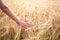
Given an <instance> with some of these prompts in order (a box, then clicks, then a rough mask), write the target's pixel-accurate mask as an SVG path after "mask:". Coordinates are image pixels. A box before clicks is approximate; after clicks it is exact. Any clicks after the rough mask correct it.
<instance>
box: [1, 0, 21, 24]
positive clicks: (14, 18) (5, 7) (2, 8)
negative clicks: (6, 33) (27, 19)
mask: <svg viewBox="0 0 60 40" xmlns="http://www.w3.org/2000/svg"><path fill="white" fill-rule="evenodd" d="M0 9H1V10H2V11H3V12H5V13H6V14H7V15H8V16H9V17H11V18H12V19H13V20H14V21H16V23H18V24H19V23H20V20H19V19H18V17H17V16H16V15H15V14H14V13H13V12H12V10H10V9H9V8H8V7H7V6H6V5H5V4H4V3H3V2H2V1H1V0H0Z"/></svg>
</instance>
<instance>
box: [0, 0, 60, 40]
mask: <svg viewBox="0 0 60 40" xmlns="http://www.w3.org/2000/svg"><path fill="white" fill-rule="evenodd" d="M3 2H4V3H5V5H7V6H8V7H9V8H10V9H11V10H12V11H13V12H14V13H15V14H16V15H17V16H18V17H19V18H20V20H27V21H28V22H29V23H31V25H32V26H31V27H30V28H27V29H26V28H24V27H22V26H19V25H18V24H17V23H16V22H15V21H13V20H12V19H11V18H10V17H9V16H7V15H6V14H5V13H4V12H3V11H2V10H1V9H0V40H60V0H3Z"/></svg>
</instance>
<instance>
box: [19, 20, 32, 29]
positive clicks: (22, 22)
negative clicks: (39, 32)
mask: <svg viewBox="0 0 60 40" xmlns="http://www.w3.org/2000/svg"><path fill="white" fill-rule="evenodd" d="M20 25H21V26H23V27H25V28H28V27H30V26H31V24H30V23H28V22H27V21H22V20H20Z"/></svg>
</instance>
